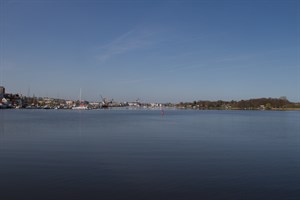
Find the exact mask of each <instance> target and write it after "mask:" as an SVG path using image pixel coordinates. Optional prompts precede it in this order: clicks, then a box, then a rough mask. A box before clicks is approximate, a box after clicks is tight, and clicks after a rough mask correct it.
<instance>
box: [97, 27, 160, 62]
mask: <svg viewBox="0 0 300 200" xmlns="http://www.w3.org/2000/svg"><path fill="white" fill-rule="evenodd" d="M154 34H155V33H154V32H150V31H140V30H130V31H128V32H126V33H124V34H123V35H121V36H119V37H118V38H116V39H114V40H113V41H112V42H110V43H108V44H106V45H104V46H102V47H100V48H99V49H100V54H99V55H98V56H97V59H98V60H99V61H100V63H102V62H105V61H107V60H109V59H110V58H112V57H114V56H117V55H120V54H124V53H127V52H129V51H132V50H135V49H139V48H142V47H146V46H149V45H151V44H152V43H153V40H152V36H153V35H154Z"/></svg>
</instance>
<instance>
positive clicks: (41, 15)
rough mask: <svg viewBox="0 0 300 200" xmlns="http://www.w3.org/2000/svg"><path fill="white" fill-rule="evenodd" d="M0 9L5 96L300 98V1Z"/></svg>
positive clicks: (42, 2) (80, 2) (34, 2)
mask: <svg viewBox="0 0 300 200" xmlns="http://www.w3.org/2000/svg"><path fill="white" fill-rule="evenodd" d="M0 3H1V4H0V6H1V7H0V23H1V24H0V42H1V43H0V54H1V55H0V61H1V62H0V85H3V86H5V87H6V89H7V91H8V92H12V93H21V94H24V95H27V94H28V93H29V88H30V95H32V94H34V95H35V96H41V97H42V96H49V97H55V98H56V97H59V98H65V99H78V96H79V90H80V88H82V99H87V100H99V99H100V95H102V96H104V97H108V98H110V99H112V98H113V99H115V100H117V101H135V100H136V99H138V98H140V99H141V101H147V102H151V101H156V102H181V101H183V102H184V101H194V100H219V99H220V100H241V99H250V98H260V97H272V98H279V97H281V96H286V97H287V98H288V100H290V101H293V102H300V92H299V91H300V61H299V57H300V56H299V55H300V50H299V49H300V47H299V46H300V43H299V41H300V39H299V38H300V31H299V30H300V3H299V1H298V0H275V1H272V0H265V1H250V0H249V1H248V0H240V1H238V0H230V1H218V0H213V1H183V0H182V1H180V0H179V1H126V0H125V1H95V0H87V1H84V0H75V1H71V0H62V1H56V0H27V1H21V0H0Z"/></svg>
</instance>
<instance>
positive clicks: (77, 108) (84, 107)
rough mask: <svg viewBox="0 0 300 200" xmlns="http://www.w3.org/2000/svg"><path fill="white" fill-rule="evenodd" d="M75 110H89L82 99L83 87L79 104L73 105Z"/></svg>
mask: <svg viewBox="0 0 300 200" xmlns="http://www.w3.org/2000/svg"><path fill="white" fill-rule="evenodd" d="M72 109H73V110H88V109H89V108H88V106H87V105H85V104H84V103H83V102H82V100H81V88H80V96H79V106H74V107H72Z"/></svg>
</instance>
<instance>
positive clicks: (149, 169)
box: [0, 110, 300, 200]
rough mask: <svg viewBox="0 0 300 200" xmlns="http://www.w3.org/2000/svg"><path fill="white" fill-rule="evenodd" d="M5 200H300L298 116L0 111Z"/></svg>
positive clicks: (0, 184)
mask: <svg viewBox="0 0 300 200" xmlns="http://www.w3.org/2000/svg"><path fill="white" fill-rule="evenodd" d="M0 199H1V200H2V199H3V200H8V199H41V200H43V199H55V200H57V199H104V200H106V199H138V200H140V199H151V200H152V199H153V200H157V199H164V200H168V199H171V200H177V199H182V200H188V199H197V200H198V199H284V200H287V199H297V200H298V199H300V112H296V111H295V112H293V111H291V112H275V111H271V112H268V111H187V110H183V111H176V110H170V111H168V110H167V111H165V116H161V115H160V111H153V110H152V111H146V110H144V111H141V110H135V111H132V110H93V111H59V110H0Z"/></svg>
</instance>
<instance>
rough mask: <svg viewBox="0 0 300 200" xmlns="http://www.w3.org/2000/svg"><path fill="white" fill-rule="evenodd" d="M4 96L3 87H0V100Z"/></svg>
mask: <svg viewBox="0 0 300 200" xmlns="http://www.w3.org/2000/svg"><path fill="white" fill-rule="evenodd" d="M4 94H5V88H4V87H3V86H0V98H1V99H2V98H3V97H4Z"/></svg>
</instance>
